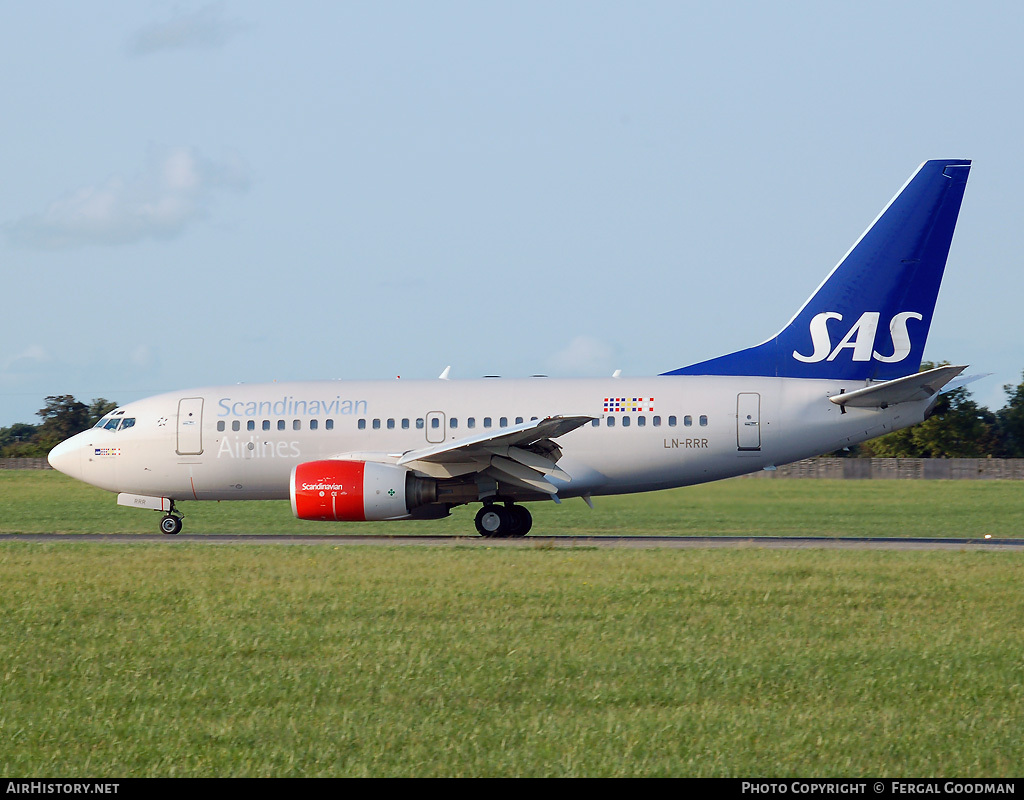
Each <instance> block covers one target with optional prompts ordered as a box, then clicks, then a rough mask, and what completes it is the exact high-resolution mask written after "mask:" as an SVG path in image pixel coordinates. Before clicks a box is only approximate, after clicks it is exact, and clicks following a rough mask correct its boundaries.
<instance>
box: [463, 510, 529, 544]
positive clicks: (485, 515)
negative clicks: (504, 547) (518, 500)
mask: <svg viewBox="0 0 1024 800" xmlns="http://www.w3.org/2000/svg"><path fill="white" fill-rule="evenodd" d="M532 527H533V517H532V516H530V512H529V511H527V510H526V508H524V507H523V506H517V505H513V504H512V503H505V505H504V506H499V505H497V504H496V503H487V504H485V505H484V507H483V508H481V509H480V510H479V511H478V512H477V514H476V529H477V530H478V531H479V532H480V535H481V536H486V537H488V538H493V539H507V538H510V537H519V536H526V534H527V533H529V532H530V528H532Z"/></svg>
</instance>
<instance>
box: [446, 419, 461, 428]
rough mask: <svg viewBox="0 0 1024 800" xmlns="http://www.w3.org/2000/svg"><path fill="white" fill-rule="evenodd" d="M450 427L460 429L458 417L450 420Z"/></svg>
mask: <svg viewBox="0 0 1024 800" xmlns="http://www.w3.org/2000/svg"><path fill="white" fill-rule="evenodd" d="M448 427H449V428H457V427H459V420H458V417H452V418H451V419H450V420H448Z"/></svg>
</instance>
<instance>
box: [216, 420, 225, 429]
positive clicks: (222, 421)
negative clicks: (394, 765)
mask: <svg viewBox="0 0 1024 800" xmlns="http://www.w3.org/2000/svg"><path fill="white" fill-rule="evenodd" d="M217 430H219V431H222V430H224V420H222V419H221V420H218V421H217Z"/></svg>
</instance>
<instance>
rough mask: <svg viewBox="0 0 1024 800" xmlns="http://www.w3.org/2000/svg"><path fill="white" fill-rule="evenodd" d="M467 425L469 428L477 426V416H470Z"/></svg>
mask: <svg viewBox="0 0 1024 800" xmlns="http://www.w3.org/2000/svg"><path fill="white" fill-rule="evenodd" d="M466 427H467V428H475V427H476V417H470V418H469V419H467V420H466Z"/></svg>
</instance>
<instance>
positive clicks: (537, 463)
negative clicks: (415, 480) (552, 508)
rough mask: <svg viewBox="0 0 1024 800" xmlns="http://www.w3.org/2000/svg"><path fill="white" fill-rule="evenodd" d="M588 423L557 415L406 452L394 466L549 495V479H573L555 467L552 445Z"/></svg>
mask: <svg viewBox="0 0 1024 800" xmlns="http://www.w3.org/2000/svg"><path fill="white" fill-rule="evenodd" d="M592 419H593V417H590V416H566V417H561V416H559V417H546V418H544V419H536V420H529V421H527V422H521V423H519V424H518V425H512V426H510V427H507V428H500V429H498V430H496V431H488V432H486V433H482V434H477V435H475V436H468V437H465V438H463V439H457V440H455V441H453V442H444V443H443V444H438V445H433V446H431V447H424V448H421V449H419V450H410V451H409V452H407V453H404V454H402V456H400V457H399V458H398V460H397V462H396V463H397V464H399V465H402V466H407V467H409V468H410V469H414V470H418V471H420V472H423V473H424V474H427V475H433V476H437V477H442V476H455V475H465V474H468V473H471V472H484V473H487V474H488V475H490V476H491V477H492V478H495V479H496V480H500V481H504V482H506V483H510V484H512V485H514V486H516V487H518V488H521V489H527V490H530V491H536V492H542V493H544V494H550V495H554V494H555V493H556V492H557V491H558V488H557V487H556V486H555V485H554V484H553V483H551V481H549V480H548V478H554V479H555V480H559V481H563V482H569V481H570V480H571V479H572V478H571V476H570V475H569V473H567V472H566V471H565V470H563V469H562V468H561V467H559V466H557V464H556V463H555V462H556V461H558V459H559V458H561V455H562V450H561V448H559V446H558V445H557V444H555V443H554V441H552V440H553V439H555V438H557V437H559V436H564V435H565V434H567V433H569V432H570V431H574V430H576V429H577V428H579V427H580V426H582V425H586V424H587V423H588V422H590V421H591V420H592Z"/></svg>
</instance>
